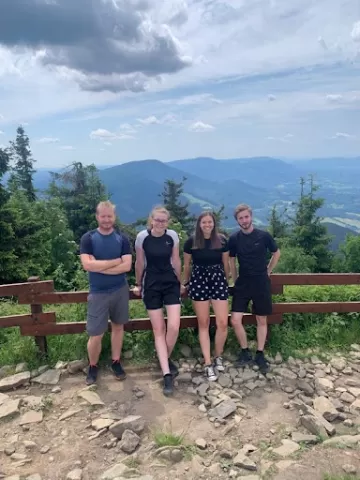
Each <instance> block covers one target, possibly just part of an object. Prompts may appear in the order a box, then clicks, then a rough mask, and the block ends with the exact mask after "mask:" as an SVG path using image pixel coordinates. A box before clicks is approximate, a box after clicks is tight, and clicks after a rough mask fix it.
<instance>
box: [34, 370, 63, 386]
mask: <svg viewBox="0 0 360 480" xmlns="http://www.w3.org/2000/svg"><path fill="white" fill-rule="evenodd" d="M59 380H60V371H59V370H46V372H44V373H42V374H41V375H39V376H38V377H35V378H33V379H32V381H33V382H34V383H39V384H40V385H56V384H57V383H59Z"/></svg>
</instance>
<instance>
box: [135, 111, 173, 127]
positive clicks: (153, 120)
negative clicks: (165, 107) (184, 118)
mask: <svg viewBox="0 0 360 480" xmlns="http://www.w3.org/2000/svg"><path fill="white" fill-rule="evenodd" d="M138 121H139V122H140V123H141V125H166V124H171V123H175V122H176V116H175V115H173V114H172V113H169V114H167V115H163V116H162V117H161V118H157V117H156V116H155V115H150V116H149V117H146V118H138Z"/></svg>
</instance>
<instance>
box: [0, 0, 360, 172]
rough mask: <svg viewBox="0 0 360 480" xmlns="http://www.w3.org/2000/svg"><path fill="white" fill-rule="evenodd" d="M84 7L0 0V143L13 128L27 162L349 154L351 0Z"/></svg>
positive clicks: (358, 18) (354, 27)
mask: <svg viewBox="0 0 360 480" xmlns="http://www.w3.org/2000/svg"><path fill="white" fill-rule="evenodd" d="M91 4H92V7H91V8H89V2H88V0H77V1H76V2H74V1H73V0H37V1H36V2H35V1H34V0H24V1H23V2H21V4H20V2H14V1H13V0H2V2H1V3H0V132H1V133H0V145H1V146H6V145H7V144H8V141H9V140H10V139H12V138H13V137H14V135H15V132H16V127H17V125H18V124H20V123H21V124H23V125H24V126H25V130H26V132H27V133H28V135H29V137H30V139H31V146H32V151H33V155H34V158H36V160H37V166H38V167H54V166H64V165H67V164H68V163H70V162H72V161H75V160H77V161H78V160H79V161H82V162H83V163H85V164H87V163H92V162H95V163H96V164H104V165H109V164H119V163H123V162H126V161H131V160H141V159H145V158H158V159H160V160H164V161H166V160H174V159H179V158H189V157H196V156H213V157H216V158H230V157H248V156H258V155H269V156H277V157H280V158H304V157H326V156H358V155H359V151H360V150H359V147H360V83H359V79H360V6H359V3H358V0H291V1H289V0H251V1H250V0H231V1H230V0H228V1H225V0H224V1H220V0H187V1H185V0H166V2H165V0H126V1H125V0H111V1H110V0H97V1H96V0H94V1H93V2H91ZM19 5H20V7H19ZM19 8H21V9H22V10H19ZM14 18H16V22H14V21H13V19H14ZM1 19H2V20H1Z"/></svg>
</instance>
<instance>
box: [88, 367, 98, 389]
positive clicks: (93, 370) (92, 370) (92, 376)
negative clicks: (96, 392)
mask: <svg viewBox="0 0 360 480" xmlns="http://www.w3.org/2000/svg"><path fill="white" fill-rule="evenodd" d="M98 370H99V369H98V367H97V365H90V366H89V370H88V374H87V376H86V385H93V384H94V383H96V379H97V374H98Z"/></svg>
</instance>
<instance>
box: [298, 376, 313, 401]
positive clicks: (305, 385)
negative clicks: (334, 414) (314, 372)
mask: <svg viewBox="0 0 360 480" xmlns="http://www.w3.org/2000/svg"><path fill="white" fill-rule="evenodd" d="M297 388H299V389H300V390H302V391H303V392H304V393H305V395H308V396H310V397H311V396H312V395H314V389H313V387H312V386H311V385H310V384H309V382H307V381H306V380H298V381H297Z"/></svg>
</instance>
